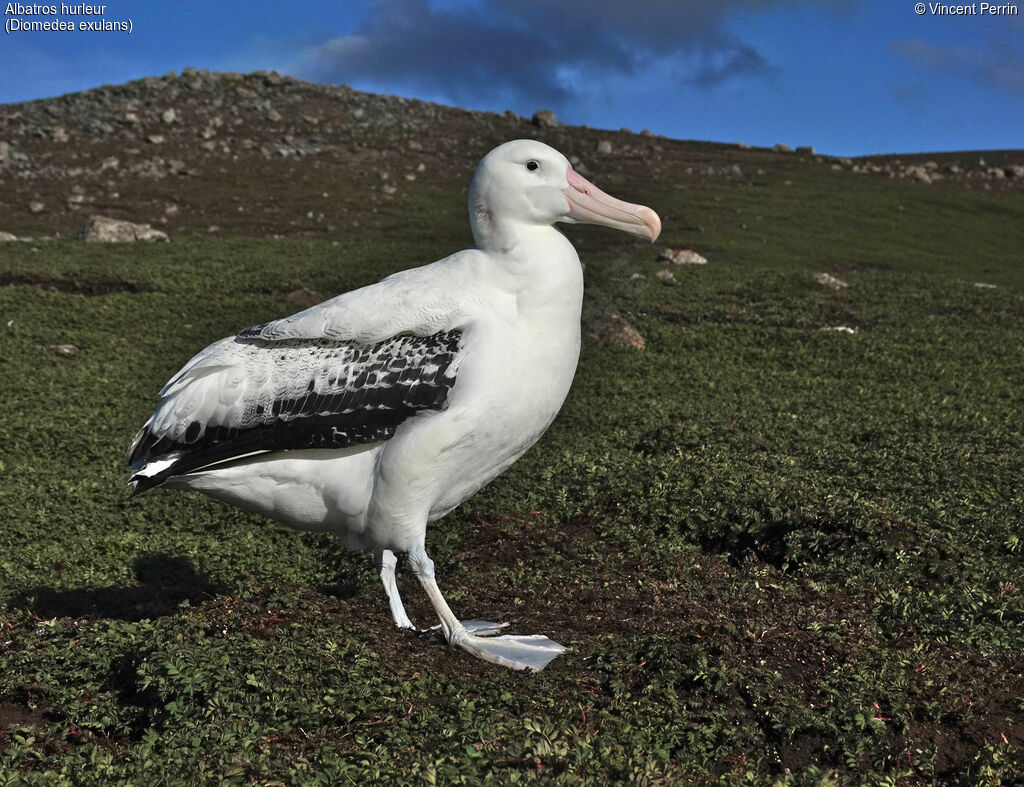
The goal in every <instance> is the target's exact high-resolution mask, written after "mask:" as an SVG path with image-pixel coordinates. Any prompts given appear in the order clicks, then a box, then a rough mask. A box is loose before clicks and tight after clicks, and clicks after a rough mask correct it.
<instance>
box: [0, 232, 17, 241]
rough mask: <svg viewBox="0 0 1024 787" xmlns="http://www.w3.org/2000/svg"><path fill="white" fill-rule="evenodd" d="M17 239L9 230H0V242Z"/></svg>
mask: <svg viewBox="0 0 1024 787" xmlns="http://www.w3.org/2000/svg"><path fill="white" fill-rule="evenodd" d="M17 239H18V236H17V235H12V234H11V233H9V232H0V243H11V242H12V241H16V240H17Z"/></svg>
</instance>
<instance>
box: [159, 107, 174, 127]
mask: <svg viewBox="0 0 1024 787" xmlns="http://www.w3.org/2000/svg"><path fill="white" fill-rule="evenodd" d="M160 119H161V120H162V121H163V122H164V123H165V124H167V125H168V126H169V125H171V123H173V122H174V121H175V120H177V119H178V113H177V112H175V111H174V109H173V108H172V109H165V110H164V111H163V112H161V113H160Z"/></svg>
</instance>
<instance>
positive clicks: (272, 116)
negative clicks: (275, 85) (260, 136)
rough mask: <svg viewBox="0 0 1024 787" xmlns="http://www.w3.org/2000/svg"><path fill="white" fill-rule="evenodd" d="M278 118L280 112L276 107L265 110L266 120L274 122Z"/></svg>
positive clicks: (279, 117)
mask: <svg viewBox="0 0 1024 787" xmlns="http://www.w3.org/2000/svg"><path fill="white" fill-rule="evenodd" d="M280 119H281V113H280V112H278V111H277V110H276V109H271V110H270V111H269V112H267V120H269V121H270V122H271V123H276V122H277V121H279V120H280Z"/></svg>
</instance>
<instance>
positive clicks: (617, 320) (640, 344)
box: [590, 312, 647, 350]
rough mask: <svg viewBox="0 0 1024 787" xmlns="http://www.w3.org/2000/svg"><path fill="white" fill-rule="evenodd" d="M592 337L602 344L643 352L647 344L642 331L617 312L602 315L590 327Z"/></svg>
mask: <svg viewBox="0 0 1024 787" xmlns="http://www.w3.org/2000/svg"><path fill="white" fill-rule="evenodd" d="M590 335H591V336H593V337H595V338H596V339H599V340H601V341H602V342H609V343H611V344H624V345H626V346H627V347H635V348H636V349H638V350H642V349H643V348H644V345H645V344H647V342H646V341H645V340H644V337H643V336H641V335H640V331H638V330H637V329H636V328H634V327H633V326H632V325H630V324H629V323H628V322H626V320H624V319H623V318H622V317H620V316H619V315H618V314H616V313H615V312H608V313H607V314H602V315H601V316H600V317H598V318H597V320H596V321H595V322H594V324H593V325H592V326H591V327H590Z"/></svg>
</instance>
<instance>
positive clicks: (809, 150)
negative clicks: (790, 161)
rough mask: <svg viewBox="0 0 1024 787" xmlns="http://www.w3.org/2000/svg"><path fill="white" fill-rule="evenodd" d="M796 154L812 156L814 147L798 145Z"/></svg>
mask: <svg viewBox="0 0 1024 787" xmlns="http://www.w3.org/2000/svg"><path fill="white" fill-rule="evenodd" d="M796 153H797V155H798V156H813V155H814V145H800V146H798V147H797V149H796Z"/></svg>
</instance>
